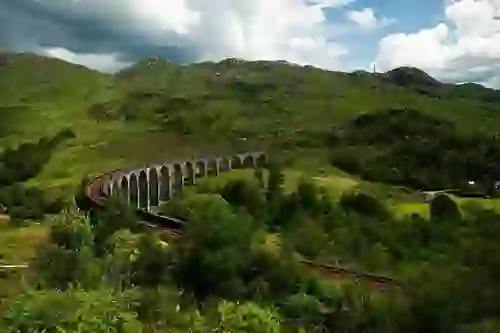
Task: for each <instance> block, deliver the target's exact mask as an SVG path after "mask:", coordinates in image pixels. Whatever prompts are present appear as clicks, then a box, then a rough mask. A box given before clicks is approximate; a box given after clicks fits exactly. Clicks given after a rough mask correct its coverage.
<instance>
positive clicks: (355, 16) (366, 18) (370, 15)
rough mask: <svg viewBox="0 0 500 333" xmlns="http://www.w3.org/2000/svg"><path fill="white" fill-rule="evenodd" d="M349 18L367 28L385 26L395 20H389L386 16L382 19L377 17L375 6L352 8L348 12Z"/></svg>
mask: <svg viewBox="0 0 500 333" xmlns="http://www.w3.org/2000/svg"><path fill="white" fill-rule="evenodd" d="M347 18H348V19H349V20H351V21H352V22H354V23H356V24H357V25H358V26H359V27H361V28H362V29H367V30H371V29H375V28H380V27H385V26H388V25H390V24H392V23H393V22H394V20H389V19H387V18H385V17H384V18H382V19H379V18H377V16H376V15H375V11H374V10H373V8H363V9H361V10H352V11H350V12H348V13H347Z"/></svg>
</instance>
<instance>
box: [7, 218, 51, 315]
mask: <svg viewBox="0 0 500 333" xmlns="http://www.w3.org/2000/svg"><path fill="white" fill-rule="evenodd" d="M46 237H47V228H46V227H45V226H44V225H42V224H33V225H30V226H27V227H19V228H18V227H13V226H10V225H9V222H8V218H7V217H6V216H4V215H1V216H0V265H22V264H29V263H30V261H31V260H32V259H34V257H35V255H36V250H37V248H38V247H39V246H40V245H41V244H43V242H44V241H45V239H46ZM26 273H27V270H26V269H25V268H7V269H2V268H0V308H1V306H2V300H3V299H5V298H6V297H9V296H10V295H15V294H16V293H17V292H18V291H19V289H20V288H21V286H22V281H23V278H24V277H25V274H26Z"/></svg>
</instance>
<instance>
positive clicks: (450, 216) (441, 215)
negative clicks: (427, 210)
mask: <svg viewBox="0 0 500 333" xmlns="http://www.w3.org/2000/svg"><path fill="white" fill-rule="evenodd" d="M461 218H462V214H461V213H460V209H459V208H458V205H457V203H456V202H455V201H454V200H453V199H452V198H450V197H449V196H448V195H446V194H438V195H437V196H436V197H435V198H434V199H432V201H431V219H432V220H433V221H441V220H450V221H459V220H461Z"/></svg>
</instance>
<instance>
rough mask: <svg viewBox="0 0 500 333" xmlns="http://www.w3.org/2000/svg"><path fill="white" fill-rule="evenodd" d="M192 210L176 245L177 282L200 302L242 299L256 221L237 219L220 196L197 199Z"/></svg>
mask: <svg viewBox="0 0 500 333" xmlns="http://www.w3.org/2000/svg"><path fill="white" fill-rule="evenodd" d="M189 207H191V209H190V214H189V218H188V220H189V224H188V225H187V226H186V230H185V233H184V235H183V237H182V240H180V241H178V242H176V243H175V244H173V257H174V261H175V266H174V269H173V272H174V277H175V279H176V280H177V282H178V284H179V285H181V286H183V287H184V288H186V289H188V290H190V291H192V292H193V293H194V294H195V295H196V296H197V297H199V298H205V297H207V296H209V295H219V296H222V297H228V298H233V299H234V298H236V299H237V298H240V297H242V296H243V295H244V294H245V283H244V281H243V280H242V277H243V276H244V275H245V274H246V272H247V271H248V269H249V268H250V261H251V256H250V254H251V246H252V243H253V241H254V238H255V231H256V230H255V229H254V227H253V225H252V221H250V220H249V219H248V217H242V216H238V215H236V214H235V213H234V212H233V210H232V209H231V206H229V204H228V203H227V202H226V201H224V200H223V199H222V198H221V197H220V196H214V195H205V194H203V195H197V196H195V197H193V198H191V199H190V201H189Z"/></svg>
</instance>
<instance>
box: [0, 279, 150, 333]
mask: <svg viewBox="0 0 500 333" xmlns="http://www.w3.org/2000/svg"><path fill="white" fill-rule="evenodd" d="M136 317H137V315H136V314H135V313H134V312H132V311H131V310H130V308H129V305H128V301H127V297H126V295H120V294H112V293H110V292H109V291H107V290H92V291H82V290H79V289H71V290H68V291H65V292H60V291H56V290H40V291H27V292H24V293H22V294H20V295H19V296H17V297H15V298H14V299H12V300H11V301H9V304H8V305H7V311H6V313H5V323H6V332H8V333H11V332H12V333H77V332H78V333H96V332H123V333H137V332H141V331H142V328H141V324H140V323H139V321H138V320H137V318H136Z"/></svg>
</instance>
